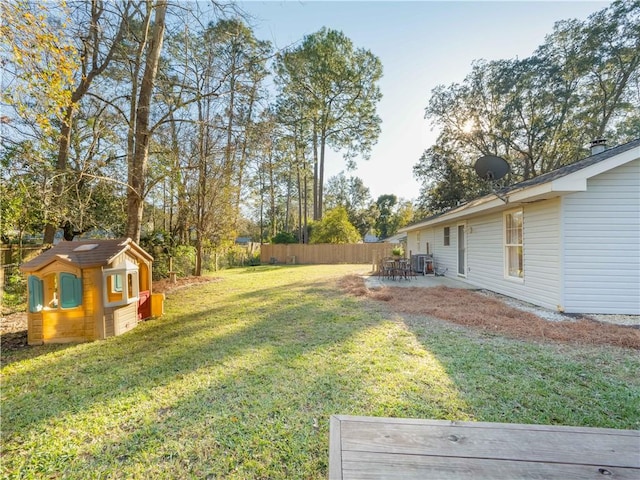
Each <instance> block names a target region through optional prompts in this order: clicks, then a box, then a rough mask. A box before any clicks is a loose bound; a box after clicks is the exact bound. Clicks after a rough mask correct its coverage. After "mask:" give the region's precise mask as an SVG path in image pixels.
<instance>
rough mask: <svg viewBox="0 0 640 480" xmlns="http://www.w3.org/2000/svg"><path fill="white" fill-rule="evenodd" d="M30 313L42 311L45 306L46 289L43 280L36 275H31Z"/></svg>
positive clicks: (29, 283) (29, 279)
mask: <svg viewBox="0 0 640 480" xmlns="http://www.w3.org/2000/svg"><path fill="white" fill-rule="evenodd" d="M27 284H28V286H29V311H30V312H32V313H35V312H39V311H40V310H42V307H43V304H44V287H43V283H42V280H40V279H39V278H38V277H36V276H35V275H29V278H28V279H27Z"/></svg>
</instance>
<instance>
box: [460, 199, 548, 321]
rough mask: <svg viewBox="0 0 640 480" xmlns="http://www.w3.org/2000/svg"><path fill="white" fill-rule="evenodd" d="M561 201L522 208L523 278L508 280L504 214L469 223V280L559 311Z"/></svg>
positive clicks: (477, 219)
mask: <svg viewBox="0 0 640 480" xmlns="http://www.w3.org/2000/svg"><path fill="white" fill-rule="evenodd" d="M559 206H560V201H559V200H558V199H552V200H545V201H542V202H537V203H532V204H529V205H525V206H524V207H523V225H524V228H523V234H524V242H523V243H524V245H523V255H524V277H523V281H522V282H514V281H513V280H511V279H508V278H505V275H504V272H505V264H504V261H505V257H504V243H503V242H504V223H503V214H502V213H495V214H492V215H486V216H483V217H478V218H474V219H472V220H469V223H468V229H467V232H468V233H467V261H468V273H467V281H468V282H469V283H472V284H474V285H476V286H478V287H481V288H486V289H487V290H492V291H494V292H498V293H501V294H503V295H508V296H511V297H514V298H519V299H521V300H525V301H527V302H530V303H534V304H537V305H541V306H544V307H546V308H551V309H556V308H557V307H558V305H559V304H560V225H559V210H560V207H559Z"/></svg>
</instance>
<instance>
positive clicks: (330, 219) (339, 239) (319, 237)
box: [311, 207, 362, 243]
mask: <svg viewBox="0 0 640 480" xmlns="http://www.w3.org/2000/svg"><path fill="white" fill-rule="evenodd" d="M361 240H362V237H361V236H360V234H359V233H358V231H357V230H356V227H354V226H353V225H351V223H350V222H349V218H348V216H347V211H346V210H345V209H344V208H343V207H337V208H334V209H333V210H329V211H328V212H327V214H326V215H325V217H324V218H323V219H322V220H320V221H319V222H318V223H316V224H314V227H313V229H312V231H311V243H357V242H359V241H361Z"/></svg>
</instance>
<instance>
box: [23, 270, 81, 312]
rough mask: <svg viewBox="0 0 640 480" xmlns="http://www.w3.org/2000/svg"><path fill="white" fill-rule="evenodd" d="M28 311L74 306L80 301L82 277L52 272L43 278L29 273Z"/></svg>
mask: <svg viewBox="0 0 640 480" xmlns="http://www.w3.org/2000/svg"><path fill="white" fill-rule="evenodd" d="M28 283H29V311H30V312H40V311H41V310H42V309H43V308H48V309H52V308H53V309H55V308H74V307H77V306H78V305H80V304H81V303H82V279H80V278H78V277H76V276H75V275H73V274H71V273H66V272H61V273H60V274H56V273H52V274H50V275H47V276H46V277H44V278H43V279H40V278H38V277H36V276H35V275H30V276H29V279H28Z"/></svg>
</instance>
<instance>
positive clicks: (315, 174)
mask: <svg viewBox="0 0 640 480" xmlns="http://www.w3.org/2000/svg"><path fill="white" fill-rule="evenodd" d="M313 219H314V220H320V217H319V215H318V132H317V130H316V126H315V122H314V125H313Z"/></svg>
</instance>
